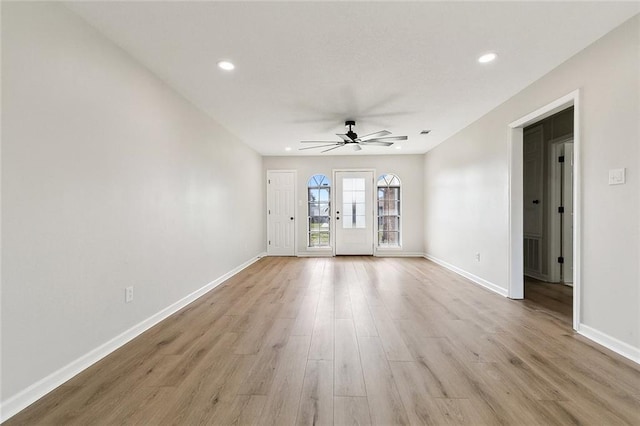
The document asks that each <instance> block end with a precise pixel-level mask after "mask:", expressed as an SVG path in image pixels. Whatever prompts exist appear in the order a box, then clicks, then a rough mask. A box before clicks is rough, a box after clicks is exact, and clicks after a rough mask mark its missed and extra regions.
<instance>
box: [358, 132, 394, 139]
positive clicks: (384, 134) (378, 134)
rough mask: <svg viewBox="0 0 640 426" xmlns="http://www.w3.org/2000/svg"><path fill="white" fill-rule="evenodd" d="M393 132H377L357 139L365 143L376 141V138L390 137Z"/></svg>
mask: <svg viewBox="0 0 640 426" xmlns="http://www.w3.org/2000/svg"><path fill="white" fill-rule="evenodd" d="M390 134H391V132H390V131H388V130H380V131H379V132H375V133H369V134H368V135H364V136H362V137H361V138H358V139H356V140H357V141H359V142H364V141H368V140H370V139H375V138H379V137H382V136H387V135H390Z"/></svg>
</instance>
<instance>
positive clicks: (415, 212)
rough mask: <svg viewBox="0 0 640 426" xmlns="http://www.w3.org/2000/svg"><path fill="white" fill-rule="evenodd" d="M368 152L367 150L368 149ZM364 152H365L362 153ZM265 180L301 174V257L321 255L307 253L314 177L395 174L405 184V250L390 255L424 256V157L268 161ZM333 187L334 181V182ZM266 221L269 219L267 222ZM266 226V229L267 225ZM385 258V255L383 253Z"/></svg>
mask: <svg viewBox="0 0 640 426" xmlns="http://www.w3.org/2000/svg"><path fill="white" fill-rule="evenodd" d="M365 149H366V148H365ZM361 152H364V151H361ZM263 167H264V176H266V174H267V170H285V169H286V170H297V172H298V173H297V174H298V182H297V198H298V201H302V203H301V204H302V205H300V203H299V204H298V207H297V209H298V211H297V217H298V218H299V219H300V218H302V220H297V221H296V242H297V251H298V253H299V254H301V255H305V254H309V253H313V254H317V253H318V252H317V251H313V250H307V222H306V218H307V216H308V211H307V205H306V202H307V181H308V180H309V178H310V177H311V176H313V175H314V174H318V173H320V174H324V175H326V176H328V177H329V178H331V179H332V176H333V173H332V170H333V169H348V168H359V169H375V171H376V178H377V177H378V176H380V175H381V174H383V173H393V174H395V175H397V176H398V177H399V178H400V180H401V182H402V189H401V194H402V195H401V198H402V206H401V207H400V209H401V221H402V250H401V251H389V253H388V254H396V255H397V254H401V253H402V254H412V255H416V254H417V255H420V254H422V253H423V252H424V250H423V242H422V235H423V232H424V231H423V229H424V228H423V219H422V218H423V208H424V203H423V196H424V194H423V189H422V188H423V183H422V179H423V177H424V171H423V156H422V155H384V156H379V155H378V156H367V155H363V156H360V155H328V156H318V157H308V156H303V157H293V156H291V157H284V156H283V157H264V159H263ZM331 183H332V185H333V179H332V182H331ZM265 220H266V219H265ZM265 226H266V225H265ZM380 254H382V251H380Z"/></svg>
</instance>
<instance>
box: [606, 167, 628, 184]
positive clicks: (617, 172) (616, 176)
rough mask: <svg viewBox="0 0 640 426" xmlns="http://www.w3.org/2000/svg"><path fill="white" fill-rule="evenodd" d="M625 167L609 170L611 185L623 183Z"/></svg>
mask: <svg viewBox="0 0 640 426" xmlns="http://www.w3.org/2000/svg"><path fill="white" fill-rule="evenodd" d="M624 175H625V169H611V170H609V185H621V184H623V183H624V177H625V176H624Z"/></svg>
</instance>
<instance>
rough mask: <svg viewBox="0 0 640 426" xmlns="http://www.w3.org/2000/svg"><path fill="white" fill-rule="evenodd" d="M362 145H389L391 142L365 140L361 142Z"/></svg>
mask: <svg viewBox="0 0 640 426" xmlns="http://www.w3.org/2000/svg"><path fill="white" fill-rule="evenodd" d="M361 144H362V145H364V146H371V145H378V146H391V145H393V142H378V141H368V142H367V141H365V142H361Z"/></svg>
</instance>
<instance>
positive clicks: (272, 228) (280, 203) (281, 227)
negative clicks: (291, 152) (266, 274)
mask: <svg viewBox="0 0 640 426" xmlns="http://www.w3.org/2000/svg"><path fill="white" fill-rule="evenodd" d="M295 182H296V172H295V171H281V170H269V171H267V240H268V241H267V254H268V255H269V256H294V255H295V223H296V221H295V207H296V206H295Z"/></svg>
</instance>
